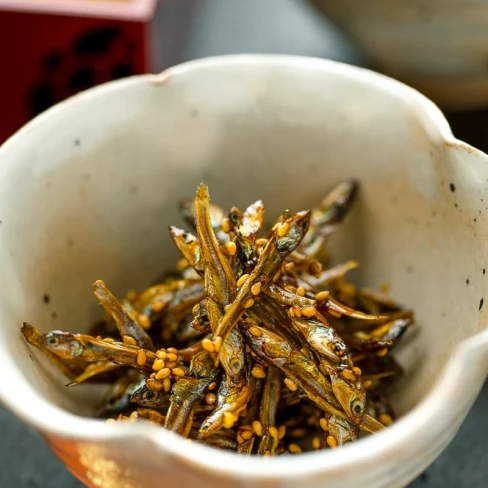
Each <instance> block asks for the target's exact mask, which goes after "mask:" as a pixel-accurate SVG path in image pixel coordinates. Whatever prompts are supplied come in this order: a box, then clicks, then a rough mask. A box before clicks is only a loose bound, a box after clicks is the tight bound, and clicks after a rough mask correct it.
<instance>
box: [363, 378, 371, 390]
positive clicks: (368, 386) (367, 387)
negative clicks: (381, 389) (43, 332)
mask: <svg viewBox="0 0 488 488" xmlns="http://www.w3.org/2000/svg"><path fill="white" fill-rule="evenodd" d="M363 386H364V388H366V389H369V388H371V387H372V386H373V382H372V381H371V380H366V381H363Z"/></svg>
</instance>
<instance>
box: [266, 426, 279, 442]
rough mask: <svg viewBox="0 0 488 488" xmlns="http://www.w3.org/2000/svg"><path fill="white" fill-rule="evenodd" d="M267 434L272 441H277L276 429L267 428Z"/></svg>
mask: <svg viewBox="0 0 488 488" xmlns="http://www.w3.org/2000/svg"><path fill="white" fill-rule="evenodd" d="M268 432H269V435H270V436H271V437H272V438H273V439H278V437H279V433H278V429H277V428H276V427H268Z"/></svg>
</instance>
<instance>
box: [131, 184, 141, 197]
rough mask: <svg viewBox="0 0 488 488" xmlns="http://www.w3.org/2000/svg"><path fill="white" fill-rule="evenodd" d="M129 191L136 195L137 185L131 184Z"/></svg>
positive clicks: (137, 191)
mask: <svg viewBox="0 0 488 488" xmlns="http://www.w3.org/2000/svg"><path fill="white" fill-rule="evenodd" d="M129 192H130V194H131V195H137V194H138V193H139V187H138V186H137V185H131V186H130V188H129Z"/></svg>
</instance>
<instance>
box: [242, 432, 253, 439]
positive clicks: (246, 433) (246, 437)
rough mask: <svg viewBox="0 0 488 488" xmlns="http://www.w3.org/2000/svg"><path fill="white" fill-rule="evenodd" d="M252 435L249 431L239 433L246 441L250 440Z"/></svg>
mask: <svg viewBox="0 0 488 488" xmlns="http://www.w3.org/2000/svg"><path fill="white" fill-rule="evenodd" d="M252 436H253V433H252V431H250V430H243V431H241V437H242V438H243V439H244V440H246V441H248V440H249V439H252Z"/></svg>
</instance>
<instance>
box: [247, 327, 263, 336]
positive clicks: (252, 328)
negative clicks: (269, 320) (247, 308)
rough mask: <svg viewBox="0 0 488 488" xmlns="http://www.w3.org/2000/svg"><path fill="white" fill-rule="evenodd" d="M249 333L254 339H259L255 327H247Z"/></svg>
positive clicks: (257, 330) (259, 333)
mask: <svg viewBox="0 0 488 488" xmlns="http://www.w3.org/2000/svg"><path fill="white" fill-rule="evenodd" d="M249 333H250V334H251V335H253V336H254V337H261V331H260V330H259V329H258V328H257V327H249Z"/></svg>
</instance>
